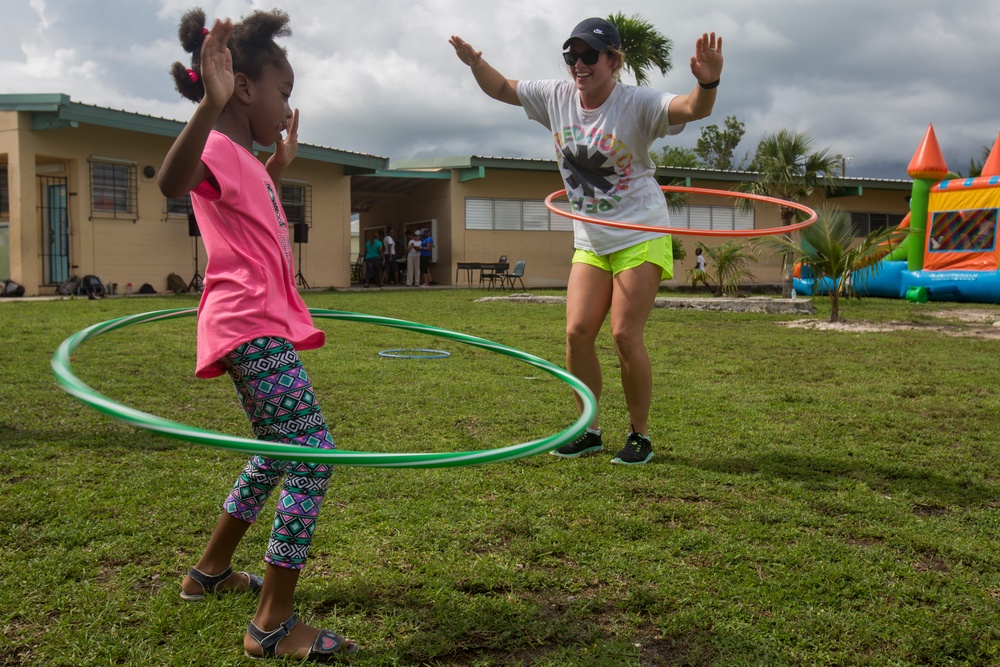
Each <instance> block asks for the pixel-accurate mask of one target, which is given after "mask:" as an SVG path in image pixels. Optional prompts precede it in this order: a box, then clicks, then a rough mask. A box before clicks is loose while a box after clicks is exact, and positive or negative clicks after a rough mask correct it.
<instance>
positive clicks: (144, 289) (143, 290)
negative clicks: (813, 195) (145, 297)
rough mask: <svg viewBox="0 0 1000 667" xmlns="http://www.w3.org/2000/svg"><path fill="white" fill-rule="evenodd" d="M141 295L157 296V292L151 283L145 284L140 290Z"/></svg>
mask: <svg viewBox="0 0 1000 667" xmlns="http://www.w3.org/2000/svg"><path fill="white" fill-rule="evenodd" d="M139 294H156V290H155V289H153V286H152V285H150V284H149V283H143V284H142V287H140V288H139Z"/></svg>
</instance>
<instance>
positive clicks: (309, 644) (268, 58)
mask: <svg viewBox="0 0 1000 667" xmlns="http://www.w3.org/2000/svg"><path fill="white" fill-rule="evenodd" d="M178 34H179V36H180V40H181V44H182V45H183V46H184V48H185V50H186V51H188V52H190V53H192V54H193V57H192V65H191V67H190V68H186V67H184V66H183V65H182V64H181V63H174V66H173V76H174V80H175V82H176V85H177V90H178V91H179V92H180V93H181V94H182V95H183V96H184V97H187V98H188V99H191V100H192V101H194V102H197V103H198V107H197V109H195V112H194V114H193V115H192V116H191V120H190V121H189V122H188V124H187V125H186V126H185V127H184V129H183V130H182V131H181V133H180V136H178V137H177V140H176V141H175V142H174V144H173V146H171V148H170V151H169V152H168V153H167V156H166V159H165V160H164V161H163V167H162V169H161V170H160V175H159V186H160V190H161V191H162V192H163V194H164V195H165V196H167V197H180V196H183V195H185V194H187V193H191V202H192V205H193V206H194V210H195V215H196V217H197V219H198V224H199V228H200V229H201V234H202V239H203V240H204V243H205V249H206V250H207V252H208V264H207V266H206V269H205V291H204V293H203V295H202V298H201V304H200V306H199V308H198V355H197V367H196V371H195V373H196V375H197V376H198V377H202V378H208V377H216V376H219V375H222V374H223V373H228V374H229V377H230V378H231V379H232V381H233V384H234V385H235V386H236V392H237V396H238V398H239V400H240V403H241V404H242V406H243V409H244V410H245V411H246V413H247V416H248V417H249V418H250V422H251V425H252V427H253V431H254V435H255V436H256V437H257V438H259V439H261V440H269V441H275V442H287V443H293V444H298V445H305V446H309V447H318V448H321V449H332V448H334V447H335V445H334V442H333V438H332V436H331V435H330V432H329V431H328V429H327V425H326V421H325V420H324V419H323V415H322V413H321V412H320V409H319V406H318V405H317V404H316V401H315V397H314V395H313V391H312V386H311V384H310V381H309V378H308V376H307V375H306V372H305V370H304V369H303V368H302V363H301V362H300V361H299V357H298V354H297V353H296V350H309V349H314V348H317V347H320V346H322V345H323V344H324V343H325V342H326V339H325V336H324V334H323V332H322V331H321V330H319V329H317V328H315V327H314V326H313V323H312V319H311V317H310V315H309V311H308V309H307V308H306V306H305V304H304V303H303V301H302V299H301V297H300V296H299V294H298V291H297V290H296V288H295V279H294V269H293V267H292V251H291V243H289V238H288V224H287V219H286V217H285V214H284V211H283V210H282V208H281V203H280V201H279V197H278V195H277V188H276V187H275V183H278V182H279V180H280V177H281V173H282V172H283V170H284V169H285V168H286V167H287V166H288V165H289V164H290V163H291V161H292V160H293V159H294V158H295V155H296V152H297V149H298V137H297V129H298V120H299V116H298V110H295V111H294V112H293V111H292V109H291V108H290V106H289V104H288V99H289V97H290V95H291V93H292V85H293V83H294V73H293V72H292V68H291V66H290V65H289V63H288V59H287V57H286V53H285V50H284V49H283V48H282V47H280V46H278V45H277V44H276V43H275V41H274V38H275V37H276V36H286V35H288V34H290V30H289V29H288V15H287V14H285V13H284V12H281V11H279V10H273V11H271V12H262V11H256V12H254V13H253V14H251V15H250V16H248V17H246V18H245V19H243V20H242V21H241V22H240V23H239V24H237V25H235V26H234V25H233V23H232V22H231V21H229V20H228V19H227V20H226V21H224V22H223V21H218V20H217V21H216V22H215V25H214V26H213V27H212V30H211V31H209V30H207V29H206V28H205V14H204V12H203V11H202V10H200V9H194V10H191V11H190V12H188V13H187V14H186V15H185V16H184V18H183V20H182V21H181V25H180V29H179V31H178ZM282 132H286V136H285V137H284V138H282ZM254 142H257V143H258V144H259V145H261V146H272V145H273V146H275V150H274V154H273V155H272V156H271V157H270V158H269V159H268V160H267V163H266V164H265V165H262V164H261V163H260V161H259V160H257V158H255V157H254V155H253V152H252V151H253V143H254ZM279 405H280V406H281V408H282V409H281V410H276V409H275V408H276V407H277V406H279ZM276 415H280V416H276ZM331 471H332V470H331V466H330V465H325V464H315V463H301V462H296V461H280V460H275V459H269V458H265V457H261V456H255V457H253V458H251V459H250V461H249V462H248V463H247V464H246V467H245V468H244V470H243V474H242V475H240V477H239V478H238V479H237V480H236V483H235V485H234V486H233V489H232V491H231V492H230V494H229V496H228V497H227V498H226V500H225V502H224V503H223V512H222V515H221V517H220V518H219V521H218V523H217V524H216V526H215V530H214V531H213V533H212V536H211V538H210V539H209V542H208V545H207V546H206V547H205V551H204V553H202V555H201V558H200V559H199V560H198V562H197V563H196V564H195V567H194V568H192V569H191V571H190V572H189V573H188V576H187V577H185V578H184V581H183V582H182V583H181V597H182V598H183V599H185V600H200V599H203V598H204V597H205V595H206V594H208V593H223V592H232V591H246V590H249V591H252V592H257V591H259V592H260V602H259V604H258V606H257V611H256V614H255V615H254V617H253V620H252V621H251V622H250V625H249V627H248V629H247V634H246V636H245V637H244V638H243V647H244V650H245V652H246V654H247V655H248V656H250V657H253V658H260V657H279V656H288V657H295V658H299V659H302V658H308V659H310V660H313V661H319V662H324V661H326V660H328V659H330V658H332V657H333V656H334V655H335V654H337V653H353V652H354V651H356V650H357V648H358V647H357V645H356V644H355V643H354V642H352V641H350V640H348V639H345V638H344V637H341V636H340V635H337V634H334V633H333V632H330V631H329V630H320V629H318V628H314V627H310V626H308V625H306V624H304V623H298V622H297V618H296V617H295V614H294V613H293V598H294V593H295V586H296V583H297V582H298V578H299V573H300V572H301V570H302V567H303V566H304V565H305V561H306V557H307V555H308V552H309V545H310V543H311V540H312V535H313V531H314V530H315V526H316V521H317V518H318V516H319V509H320V505H321V504H322V501H323V496H324V494H325V493H326V489H327V486H328V484H329V480H330V474H331ZM283 477H284V480H285V481H284V484H283V486H282V488H281V495H280V497H279V499H278V510H277V512H276V514H275V517H274V521H273V523H272V529H271V538H270V542H269V544H268V548H267V553H266V555H265V558H264V560H265V562H266V570H265V573H264V577H263V580H261V578H260V577H256V576H254V575H250V574H248V573H245V572H239V573H233V572H232V569H231V567H230V563H231V560H232V557H233V553H234V552H235V550H236V547H237V546H238V545H239V543H240V540H241V539H242V537H243V535H244V534H245V533H246V530H247V528H249V527H250V524H251V523H253V522H254V521H255V520H256V518H257V513H258V512H259V511H260V509H261V507H262V506H263V505H264V503H265V501H266V500H267V497H268V495H269V494H270V493H271V491H272V490H273V489H274V488H275V487H276V486H277V485H278V483H279V482H281V480H282V478H283Z"/></svg>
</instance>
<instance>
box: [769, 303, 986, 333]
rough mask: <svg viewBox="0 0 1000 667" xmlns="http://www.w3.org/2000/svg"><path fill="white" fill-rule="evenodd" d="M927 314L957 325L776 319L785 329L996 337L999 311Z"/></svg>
mask: <svg viewBox="0 0 1000 667" xmlns="http://www.w3.org/2000/svg"><path fill="white" fill-rule="evenodd" d="M927 315H929V316H931V317H934V318H937V319H942V320H949V321H954V320H958V323H957V324H933V323H930V324H917V323H914V322H866V321H864V320H855V321H841V322H828V321H826V320H818V319H802V320H793V321H790V322H780V323H779V326H783V327H788V328H789V329H812V330H816V331H843V332H845V333H888V332H893V331H933V332H937V333H939V334H941V335H944V336H959V337H965V338H981V339H989V340H1000V314H998V313H997V311H995V310H976V309H974V308H967V309H958V310H936V311H930V312H928V313H927Z"/></svg>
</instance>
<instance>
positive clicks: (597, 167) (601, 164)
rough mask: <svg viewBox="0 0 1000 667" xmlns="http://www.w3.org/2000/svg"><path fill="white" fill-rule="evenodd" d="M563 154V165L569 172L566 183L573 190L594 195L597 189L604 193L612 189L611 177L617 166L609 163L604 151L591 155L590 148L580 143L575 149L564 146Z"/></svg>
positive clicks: (590, 195) (589, 195)
mask: <svg viewBox="0 0 1000 667" xmlns="http://www.w3.org/2000/svg"><path fill="white" fill-rule="evenodd" d="M562 155H563V167H564V168H565V169H566V171H568V172H569V175H568V176H567V177H566V185H568V186H569V187H570V189H571V190H573V191H574V192H575V191H577V190H580V191H582V192H583V194H584V196H586V197H593V196H594V195H595V194H597V191H600V192H602V193H604V192H607V191H608V190H610V189H611V186H612V185H613V182H612V181H611V180H610V178H612V177H614V176H615V168H614V167H613V166H610V165H608V164H607V161H608V158H607V156H605V155H604V154H603V153H594V154H593V155H591V154H590V149H589V148H587V147H586V146H579V145H578V146H576V147H575V150H571V149H570V148H569V147H568V146H566V147H564V148H563V150H562ZM615 180H617V179H615Z"/></svg>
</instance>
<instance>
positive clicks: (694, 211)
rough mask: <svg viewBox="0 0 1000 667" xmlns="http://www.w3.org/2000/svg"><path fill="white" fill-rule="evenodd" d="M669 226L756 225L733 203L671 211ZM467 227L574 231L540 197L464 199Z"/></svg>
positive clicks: (559, 204) (560, 204)
mask: <svg viewBox="0 0 1000 667" xmlns="http://www.w3.org/2000/svg"><path fill="white" fill-rule="evenodd" d="M552 205H553V206H555V207H556V208H558V209H560V210H562V211H566V212H568V213H569V212H572V210H571V208H570V204H569V202H568V201H553V202H552ZM670 226H671V227H680V228H684V229H703V230H727V231H736V230H748V229H753V228H754V214H753V211H749V212H743V211H740V210H739V209H737V208H735V207H732V206H684V207H683V208H681V209H680V210H678V211H671V212H670ZM465 228H466V229H475V230H489V231H525V232H571V231H573V219H572V218H568V217H566V216H564V215H558V214H556V213H553V212H552V211H550V210H549V209H548V208H547V207H546V206H545V202H544V201H543V200H540V199H485V198H477V197H468V198H466V200H465Z"/></svg>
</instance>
